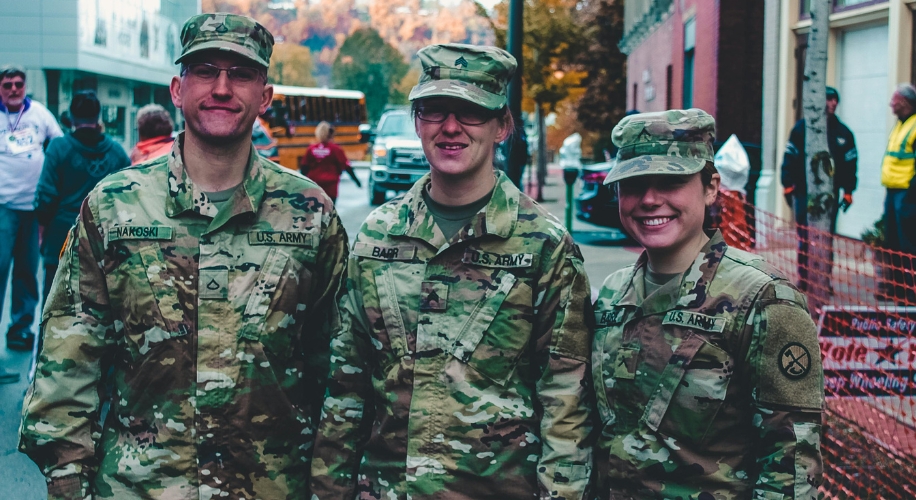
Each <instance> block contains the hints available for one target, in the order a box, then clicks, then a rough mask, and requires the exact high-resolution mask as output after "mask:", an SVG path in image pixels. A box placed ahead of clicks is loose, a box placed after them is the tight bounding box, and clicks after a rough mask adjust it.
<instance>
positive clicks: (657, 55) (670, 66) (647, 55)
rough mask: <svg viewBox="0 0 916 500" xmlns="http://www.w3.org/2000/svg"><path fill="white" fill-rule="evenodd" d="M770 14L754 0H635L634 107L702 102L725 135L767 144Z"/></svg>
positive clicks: (627, 31)
mask: <svg viewBox="0 0 916 500" xmlns="http://www.w3.org/2000/svg"><path fill="white" fill-rule="evenodd" d="M763 14H764V8H763V2H749V1H747V0H627V2H626V4H625V7H624V36H623V40H621V43H620V47H621V49H622V50H623V52H624V53H625V54H627V107H628V108H630V109H638V110H639V111H644V112H645V111H661V110H664V109H671V108H691V107H694V108H700V109H703V110H705V111H706V112H708V113H709V114H711V115H713V116H714V117H715V118H716V124H717V127H718V134H717V135H718V138H719V140H722V141H724V140H725V139H727V138H728V137H729V136H730V135H731V134H737V135H738V138H739V139H740V140H741V141H742V142H745V143H751V144H760V140H761V137H760V134H761V120H762V117H761V109H762V95H763V94H762V88H763V83H762V82H763V27H764V26H763ZM749 153H750V151H749ZM753 161H754V160H753V159H752V162H753Z"/></svg>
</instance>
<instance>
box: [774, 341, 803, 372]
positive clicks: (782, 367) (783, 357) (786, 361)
mask: <svg viewBox="0 0 916 500" xmlns="http://www.w3.org/2000/svg"><path fill="white" fill-rule="evenodd" d="M778 362H779V371H781V372H782V374H783V375H785V376H786V377H789V378H790V379H793V380H795V379H800V378H802V377H804V376H805V375H807V374H808V372H810V371H811V352H809V351H808V348H807V347H805V346H803V345H802V344H799V343H798V342H789V343H788V344H786V345H785V346H784V347H783V348H782V349H781V350H780V351H779V361H778Z"/></svg>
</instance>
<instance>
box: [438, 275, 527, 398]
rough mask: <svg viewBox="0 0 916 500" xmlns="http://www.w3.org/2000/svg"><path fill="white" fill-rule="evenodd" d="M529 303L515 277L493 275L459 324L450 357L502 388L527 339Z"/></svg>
mask: <svg viewBox="0 0 916 500" xmlns="http://www.w3.org/2000/svg"><path fill="white" fill-rule="evenodd" d="M531 299H532V293H531V288H530V287H529V286H528V285H527V284H525V283H523V282H521V281H519V280H518V279H517V277H516V276H515V275H513V274H512V273H509V272H506V271H499V272H498V273H496V276H495V278H494V279H493V280H492V282H491V284H490V285H489V286H487V287H486V288H485V291H484V293H483V296H482V297H481V298H480V300H479V301H477V302H475V303H474V305H473V309H472V310H471V312H470V314H468V315H467V317H466V319H465V320H464V322H463V323H462V324H461V327H460V329H459V331H458V333H457V335H456V336H455V341H454V342H453V344H452V346H451V353H452V355H453V356H454V357H455V358H457V359H458V360H460V361H462V362H463V363H466V364H467V365H468V366H469V367H471V368H472V369H473V370H474V371H476V372H477V373H479V374H481V375H483V376H484V377H485V378H487V379H488V380H489V381H490V382H493V383H495V384H497V385H500V386H504V385H505V384H506V382H508V381H509V379H510V378H511V377H512V374H513V373H514V371H515V368H516V365H517V364H518V361H519V357H520V356H521V354H522V353H523V352H524V351H525V348H526V347H527V345H528V340H529V338H530V336H531V323H530V314H531V306H532V300H531ZM526 317H527V319H526Z"/></svg>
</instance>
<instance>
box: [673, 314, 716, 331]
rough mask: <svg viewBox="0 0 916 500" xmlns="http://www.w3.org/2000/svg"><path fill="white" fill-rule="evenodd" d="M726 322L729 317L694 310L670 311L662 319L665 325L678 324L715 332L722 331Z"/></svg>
mask: <svg viewBox="0 0 916 500" xmlns="http://www.w3.org/2000/svg"><path fill="white" fill-rule="evenodd" d="M726 323H728V319H727V318H722V317H716V316H707V315H705V314H700V313H697V312H692V311H669V312H668V314H666V315H665V319H664V321H662V324H663V325H677V326H683V327H684V328H693V329H695V330H703V331H706V332H715V333H722V332H723V331H724V330H725V325H726Z"/></svg>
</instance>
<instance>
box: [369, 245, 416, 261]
mask: <svg viewBox="0 0 916 500" xmlns="http://www.w3.org/2000/svg"><path fill="white" fill-rule="evenodd" d="M353 253H354V254H355V255H357V256H359V257H368V258H370V259H378V260H388V261H394V260H403V261H412V260H413V259H414V257H415V256H416V255H417V247H415V246H414V245H392V246H378V245H370V244H368V243H362V242H358V243H356V246H354V247H353Z"/></svg>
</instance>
